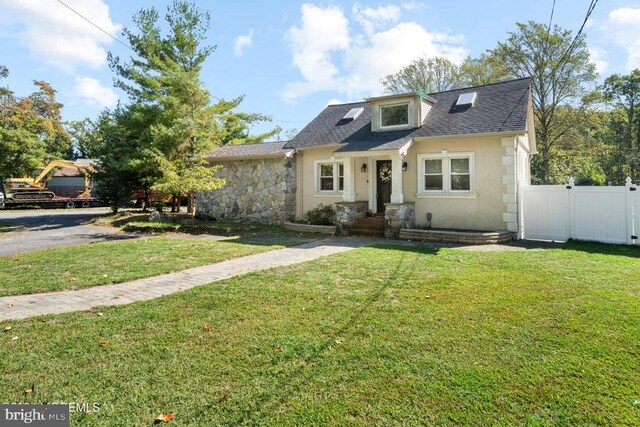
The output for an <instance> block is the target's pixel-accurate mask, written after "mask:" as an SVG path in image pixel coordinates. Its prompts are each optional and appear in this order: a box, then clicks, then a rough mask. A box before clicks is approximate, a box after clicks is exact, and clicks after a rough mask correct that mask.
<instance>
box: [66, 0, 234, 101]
mask: <svg viewBox="0 0 640 427" xmlns="http://www.w3.org/2000/svg"><path fill="white" fill-rule="evenodd" d="M56 1H57V2H58V3H60V4H61V5H63V6H64V7H66V8H67V9H69V10H70V11H72V12H73V13H75V14H76V15H78V16H79V17H80V18H82V19H84V20H85V21H87V22H88V23H89V24H91V25H93V26H94V27H96V28H97V29H98V30H100V31H102V32H103V33H105V34H106V35H108V36H109V37H111V38H112V39H114V40H115V41H117V42H118V43H120V44H121V45H122V46H124V47H126V48H127V49H129V50H130V51H131V52H133V53H135V54H136V55H138V52H136V51H135V50H134V49H133V48H132V47H131V46H129V45H128V44H126V43H125V42H123V41H122V40H120V39H119V38H117V37H115V36H114V35H112V34H111V33H109V32H108V31H107V30H105V29H103V28H102V27H100V26H99V25H98V24H95V23H94V22H93V21H91V20H90V19H89V18H87V17H86V16H84V15H82V14H81V13H80V12H78V11H77V10H75V9H73V8H72V7H71V6H69V5H68V4H66V3H64V2H63V1H62V0H56ZM166 72H167V73H168V74H171V75H172V76H173V77H178V75H176V74H175V73H173V72H172V71H166ZM209 95H211V97H212V98H215V99H217V100H218V101H220V102H222V99H220V98H218V97H217V96H215V95H212V94H211V93H210V94H209Z"/></svg>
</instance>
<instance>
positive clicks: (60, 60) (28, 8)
mask: <svg viewBox="0 0 640 427" xmlns="http://www.w3.org/2000/svg"><path fill="white" fill-rule="evenodd" d="M66 3H67V4H68V5H69V6H70V7H71V8H73V9H75V10H76V11H78V13H81V14H82V15H84V16H85V17H86V18H87V19H89V20H91V21H92V22H94V23H95V24H96V25H98V26H99V27H101V28H103V29H104V30H105V31H107V32H108V33H110V34H112V35H115V36H117V34H118V32H119V31H120V28H121V26H120V25H119V24H116V23H114V22H113V21H112V20H111V18H110V16H109V6H108V5H107V4H106V3H105V2H104V1H103V0H68V1H67V2H66ZM0 14H2V15H3V20H4V21H9V22H14V23H18V24H20V25H21V26H22V27H23V30H22V31H19V32H18V33H17V34H16V35H15V37H16V38H17V39H18V40H19V41H20V42H21V43H23V44H25V45H26V46H27V48H28V49H29V51H30V52H31V54H32V55H33V56H35V57H37V58H39V59H41V60H43V61H44V62H47V63H49V64H52V65H54V66H56V67H58V68H61V69H63V70H65V71H68V72H71V71H73V70H74V69H75V68H76V67H78V66H89V67H91V68H99V67H101V66H103V65H104V63H105V61H106V57H107V53H106V51H105V49H104V45H106V44H108V43H111V42H113V40H112V39H111V38H110V37H109V36H107V35H106V34H104V33H103V32H101V31H100V30H98V29H97V28H95V27H94V26H92V25H91V24H89V23H88V22H87V21H85V20H84V19H82V18H81V17H80V16H78V15H76V14H75V13H73V12H72V11H71V10H69V9H67V8H66V7H65V6H63V5H62V4H60V3H58V2H57V1H51V0H20V1H17V0H0Z"/></svg>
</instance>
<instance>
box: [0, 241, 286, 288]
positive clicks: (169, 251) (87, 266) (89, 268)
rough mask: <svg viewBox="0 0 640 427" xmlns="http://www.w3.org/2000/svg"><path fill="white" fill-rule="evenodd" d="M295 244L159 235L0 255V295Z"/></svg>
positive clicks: (113, 279)
mask: <svg viewBox="0 0 640 427" xmlns="http://www.w3.org/2000/svg"><path fill="white" fill-rule="evenodd" d="M295 243H296V242H293V241H281V242H275V241H274V242H272V243H269V242H268V241H264V242H253V243H248V242H243V241H242V240H214V239H210V238H199V239H198V238H188V237H187V238H178V237H166V236H159V237H151V238H145V239H133V240H124V241H116V242H102V243H94V244H91V245H80V246H73V247H68V248H58V249H48V250H42V251H36V252H28V253H25V254H19V255H13V256H7V257H0V296H7V295H19V294H30V293H34V292H45V291H57V290H62V289H79V288H86V287H90V286H98V285H106V284H110V283H120V282H125V281H128V280H134V279H140V278H143V277H149V276H155V275H159V274H164V273H170V272H172V271H178V270H184V269H187V268H191V267H197V266H201V265H206V264H211V263H215V262H220V261H223V260H226V259H231V258H236V257H240V256H245V255H251V254H255V253H259V252H263V251H268V250H272V249H278V248H282V247H284V246H291V245H293V244H295Z"/></svg>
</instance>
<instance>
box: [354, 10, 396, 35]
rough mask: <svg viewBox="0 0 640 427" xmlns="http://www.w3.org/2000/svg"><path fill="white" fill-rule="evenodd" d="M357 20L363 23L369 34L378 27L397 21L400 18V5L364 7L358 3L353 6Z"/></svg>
mask: <svg viewBox="0 0 640 427" xmlns="http://www.w3.org/2000/svg"><path fill="white" fill-rule="evenodd" d="M353 15H354V16H355V20H356V21H357V22H358V23H359V24H360V25H362V28H364V31H365V32H366V33H367V34H372V33H373V32H374V31H375V30H376V29H378V28H380V27H384V26H385V25H387V24H389V23H393V22H397V21H398V20H399V19H400V7H399V6H394V5H389V6H380V7H378V8H375V9H374V8H371V7H366V8H362V7H361V6H360V5H359V4H358V3H356V5H355V6H353Z"/></svg>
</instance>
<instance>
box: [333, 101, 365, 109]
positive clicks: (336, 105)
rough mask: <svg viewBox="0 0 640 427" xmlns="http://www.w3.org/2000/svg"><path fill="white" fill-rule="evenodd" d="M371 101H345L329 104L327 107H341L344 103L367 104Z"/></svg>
mask: <svg viewBox="0 0 640 427" xmlns="http://www.w3.org/2000/svg"><path fill="white" fill-rule="evenodd" d="M367 102H369V101H353V102H345V103H344V104H328V105H327V106H326V107H325V108H329V107H341V106H343V105H353V104H366V103H367Z"/></svg>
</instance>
